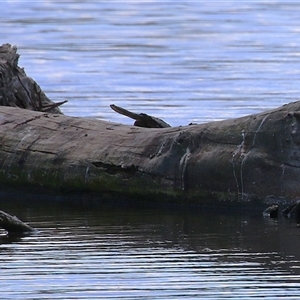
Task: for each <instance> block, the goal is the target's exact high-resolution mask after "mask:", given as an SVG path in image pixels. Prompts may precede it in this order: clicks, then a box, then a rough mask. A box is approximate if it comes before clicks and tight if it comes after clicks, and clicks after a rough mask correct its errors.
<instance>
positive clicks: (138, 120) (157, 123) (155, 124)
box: [110, 104, 171, 128]
mask: <svg viewBox="0 0 300 300" xmlns="http://www.w3.org/2000/svg"><path fill="white" fill-rule="evenodd" d="M110 107H111V109H112V110H114V111H115V112H117V113H119V114H121V115H124V116H126V117H129V118H131V119H134V120H135V122H134V124H133V125H134V126H138V127H146V128H166V127H171V126H170V125H169V124H168V123H166V122H165V121H163V120H161V119H159V118H156V117H153V116H149V115H147V114H144V113H141V114H137V113H134V112H131V111H129V110H127V109H125V108H122V107H120V106H117V105H114V104H111V105H110Z"/></svg>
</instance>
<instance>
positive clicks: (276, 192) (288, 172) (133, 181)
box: [0, 52, 300, 208]
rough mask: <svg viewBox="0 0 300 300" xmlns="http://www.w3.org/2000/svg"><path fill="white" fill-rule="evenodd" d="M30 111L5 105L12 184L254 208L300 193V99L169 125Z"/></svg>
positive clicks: (5, 179)
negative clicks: (199, 121)
mask: <svg viewBox="0 0 300 300" xmlns="http://www.w3.org/2000/svg"><path fill="white" fill-rule="evenodd" d="M1 55H2V57H3V55H4V54H3V52H2V53H1ZM0 70H1V72H6V69H3V68H2V69H0ZM3 75H5V74H2V76H1V78H3ZM4 77H5V76H4ZM1 78H0V86H1V89H5V94H6V97H8V96H9V95H11V94H12V93H11V91H9V90H7V89H9V88H13V84H6V85H5V86H4V85H3V83H2V82H1ZM3 86H4V87H3ZM27 88H28V87H27ZM1 94H3V93H2V92H1V91H0V95H1ZM29 95H30V93H27V96H28V97H29ZM19 100H20V99H19ZM6 101H9V99H8V100H6ZM27 101H28V100H27ZM2 105H5V104H2ZM27 108H28V109H21V108H17V107H4V106H1V107H0V125H1V126H0V139H1V144H0V170H1V172H0V185H2V186H13V187H18V188H27V189H31V188H40V189H41V190H43V189H44V190H51V191H54V192H55V193H62V192H66V191H67V192H68V193H74V194H75V193H76V192H78V191H81V192H82V191H84V193H85V194H86V195H89V194H90V195H97V197H98V198H99V200H101V199H102V198H103V197H104V196H105V197H110V196H111V197H112V199H113V197H115V196H119V197H124V198H127V199H132V200H133V201H136V202H142V201H146V202H147V201H148V202H149V203H152V202H156V203H160V204H164V203H165V202H168V203H174V204H179V205H199V206H201V205H216V204H217V205H219V204H220V203H222V204H224V205H233V206H235V205H237V204H241V205H247V206H250V207H253V208H254V207H256V206H259V205H263V204H273V203H274V202H275V203H282V204H286V203H290V202H293V201H295V200H297V199H299V197H300V185H299V182H298V181H299V179H298V178H299V175H300V151H299V150H300V149H299V146H300V102H294V103H290V104H288V105H284V106H282V107H279V108H276V109H273V110H269V111H266V112H262V113H259V114H255V115H249V116H245V117H241V118H236V119H230V120H225V121H218V122H211V123H206V124H199V125H190V126H180V127H166V128H143V127H136V126H128V125H122V124H117V123H110V122H106V121H99V120H93V119H90V118H78V117H69V116H65V115H63V114H60V113H50V112H43V111H32V109H33V107H27ZM33 110H36V109H33Z"/></svg>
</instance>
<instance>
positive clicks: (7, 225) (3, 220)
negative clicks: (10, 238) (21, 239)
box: [0, 210, 34, 234]
mask: <svg viewBox="0 0 300 300" xmlns="http://www.w3.org/2000/svg"><path fill="white" fill-rule="evenodd" d="M0 227H1V228H3V229H5V230H6V231H7V232H8V234H22V233H29V232H33V231H34V229H33V228H32V227H31V226H29V225H28V224H26V223H24V222H22V221H21V220H20V219H18V218H17V217H16V216H12V215H10V214H8V213H6V212H4V211H2V210H0Z"/></svg>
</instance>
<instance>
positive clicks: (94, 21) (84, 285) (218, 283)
mask: <svg viewBox="0 0 300 300" xmlns="http://www.w3.org/2000/svg"><path fill="white" fill-rule="evenodd" d="M299 14H300V2H299V3H298V2H294V1H259V2H258V1H247V0H246V1H230V0H229V1H180V2H179V1H177V2H175V1H158V0H157V1H149V2H148V1H147V2H146V1H75V0H69V1H46V0H45V1H12V0H11V1H9V0H7V1H6V0H2V1H1V10H0V24H1V30H0V42H1V44H2V43H11V44H14V45H17V46H18V49H19V53H20V54H21V58H20V60H19V65H20V66H22V67H24V68H25V71H26V72H27V74H28V75H29V76H31V77H32V78H34V79H35V80H36V81H37V83H38V84H39V85H40V86H41V88H42V89H43V90H44V91H45V92H46V94H47V95H48V97H49V98H50V99H52V100H53V101H56V102H58V101H62V100H68V103H67V104H65V105H63V107H62V111H63V112H64V113H65V114H67V115H73V116H84V117H91V118H99V119H102V120H108V121H113V122H121V123H125V124H132V121H131V120H129V119H127V118H125V117H123V116H121V115H118V114H116V113H115V112H113V111H112V110H111V109H110V108H109V105H110V104H116V105H119V106H123V107H125V108H127V109H130V110H133V111H136V112H144V113H148V114H150V115H154V116H158V117H160V118H162V119H164V120H165V121H167V122H168V123H170V124H171V125H173V126H177V125H186V124H188V123H190V122H198V123H203V122H207V121H214V120H222V119H227V118H232V117H239V116H243V115H246V114H251V113H257V112H261V111H263V110H265V109H269V108H274V107H277V106H280V105H283V104H285V103H288V102H292V101H297V100H298V99H299V95H300V85H299V79H300V34H299V33H300V26H299ZM99 200H101V199H99ZM0 203H1V206H0V208H1V209H2V210H5V211H7V212H9V213H11V214H15V215H17V216H19V217H20V218H21V219H23V220H24V221H27V222H28V223H30V225H32V226H34V227H35V228H37V229H38V232H37V233H36V234H34V235H31V236H25V237H21V238H17V237H14V238H8V237H6V236H5V233H4V232H1V239H0V252H1V255H0V296H1V299H208V298H211V299H222V298H223V299H234V298H239V299H240V298H243V299H248V298H256V299H260V298H264V299H283V298H284V299H299V291H300V278H299V275H300V269H299V268H300V254H299V253H300V252H299V249H300V231H299V230H300V229H299V228H298V227H297V226H296V223H295V222H294V221H293V220H291V221H290V220H283V219H280V220H278V221H276V220H275V221H274V220H268V219H264V218H263V217H262V214H261V213H260V212H257V213H251V214H246V213H240V212H226V213H225V212H224V213H221V212H218V213H216V212H213V211H196V212H190V211H184V212H180V211H168V210H166V209H164V210H155V209H146V208H143V209H142V208H140V209H137V208H132V207H126V206H125V207H122V208H120V209H117V208H115V207H110V206H104V205H100V204H99V205H97V206H95V207H94V208H93V207H90V208H89V207H80V206H74V205H70V204H67V203H66V202H63V201H58V199H56V198H55V199H50V200H45V199H43V198H39V197H36V199H31V198H30V199H28V198H27V197H25V195H15V196H14V197H12V196H11V195H10V196H9V195H1V197H0Z"/></svg>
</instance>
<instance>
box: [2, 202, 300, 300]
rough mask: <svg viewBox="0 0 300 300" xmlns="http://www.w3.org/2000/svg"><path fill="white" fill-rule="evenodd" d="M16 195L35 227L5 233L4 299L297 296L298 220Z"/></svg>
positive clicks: (19, 209)
mask: <svg viewBox="0 0 300 300" xmlns="http://www.w3.org/2000/svg"><path fill="white" fill-rule="evenodd" d="M2 199H3V198H2ZM20 200H21V199H19V201H18V202H15V201H14V202H11V201H10V203H9V204H8V203H6V204H5V202H4V201H3V200H2V201H1V207H2V208H3V209H4V208H5V209H6V211H8V212H10V213H15V214H18V216H19V217H21V218H22V219H23V220H26V221H27V222H29V223H30V224H31V225H32V226H34V227H35V228H37V229H38V230H39V232H38V233H36V234H34V235H32V236H28V237H23V238H11V239H8V238H5V237H2V239H1V240H0V253H1V255H0V288H1V292H0V294H1V299H208V298H212V299H221V298H222V299H235V298H236V299H240V298H245V299H247V298H252V297H255V298H266V299H281V298H284V299H299V290H300V253H299V247H300V231H299V228H297V227H296V224H295V223H294V222H292V221H285V220H279V221H278V222H277V221H274V220H266V219H264V218H263V217H262V216H261V214H260V215H259V216H258V215H247V214H240V213H239V214H236V213H234V212H227V213H214V212H212V211H198V212H193V213H192V212H178V211H177V212H175V211H166V210H163V211H162V210H160V211H158V210H148V209H133V208H126V207H123V208H122V209H116V208H111V207H110V208H109V207H104V206H97V208H96V209H95V208H94V209H89V208H83V209H82V208H80V207H73V208H70V206H68V205H66V204H61V203H58V202H55V201H54V202H53V201H51V203H50V202H43V199H36V200H39V201H41V202H40V204H33V203H32V202H30V204H28V201H27V202H26V205H25V204H24V203H22V201H20ZM27 200H28V199H27Z"/></svg>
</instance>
